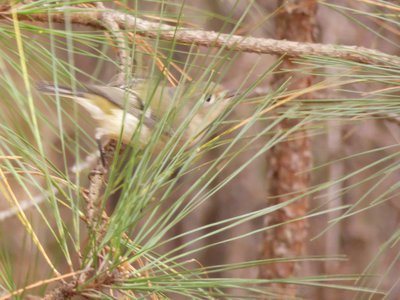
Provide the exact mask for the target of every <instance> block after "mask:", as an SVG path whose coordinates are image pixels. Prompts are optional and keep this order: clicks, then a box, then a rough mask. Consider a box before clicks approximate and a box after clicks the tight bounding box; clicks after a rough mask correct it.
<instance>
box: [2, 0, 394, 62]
mask: <svg viewBox="0 0 400 300" xmlns="http://www.w3.org/2000/svg"><path fill="white" fill-rule="evenodd" d="M11 9H12V7H11V6H10V5H7V4H6V5H0V21H1V20H8V19H9V17H10V14H11ZM15 9H17V13H18V18H19V19H20V20H24V21H39V22H45V23H47V22H48V20H49V13H48V12H47V11H46V12H45V13H29V14H27V13H24V14H23V13H21V12H18V8H17V7H15ZM63 9H64V11H60V12H58V11H57V12H54V11H53V12H51V13H50V16H51V19H52V21H53V22H56V23H65V11H67V10H69V19H70V21H71V22H72V23H74V24H79V25H86V26H90V27H93V28H98V29H106V30H108V29H110V24H111V23H113V24H117V25H118V26H119V27H120V28H121V29H122V30H129V31H134V32H135V33H136V34H138V35H141V36H146V37H150V38H161V39H163V40H168V41H171V40H175V41H177V42H179V43H183V44H195V45H199V46H207V47H218V48H225V49H226V50H232V51H242V52H251V53H259V54H273V55H286V56H287V57H302V56H311V55H316V56H326V57H330V58H337V59H344V60H348V61H353V62H358V63H364V64H372V65H375V64H378V65H389V66H397V65H399V63H400V58H399V57H398V56H394V55H389V54H386V53H383V52H380V51H377V50H373V49H368V48H364V47H358V46H342V45H332V44H319V43H307V42H293V41H287V40H275V39H266V38H255V37H250V36H240V35H232V34H224V33H219V32H214V31H205V30H194V29H190V28H176V27H174V26H170V25H166V24H159V23H155V22H150V21H146V20H143V19H141V18H137V17H135V16H132V15H129V14H126V13H122V12H119V11H116V10H112V9H102V10H99V9H92V8H80V9H79V10H78V8H76V7H63ZM71 9H73V10H71ZM105 12H106V16H107V17H106V18H104V14H105ZM105 19H106V22H105Z"/></svg>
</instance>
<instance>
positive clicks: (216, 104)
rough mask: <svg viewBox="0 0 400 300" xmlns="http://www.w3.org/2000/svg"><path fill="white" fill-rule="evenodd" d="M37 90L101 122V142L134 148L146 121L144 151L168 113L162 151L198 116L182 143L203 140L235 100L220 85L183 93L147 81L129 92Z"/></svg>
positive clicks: (98, 132) (98, 124)
mask: <svg viewBox="0 0 400 300" xmlns="http://www.w3.org/2000/svg"><path fill="white" fill-rule="evenodd" d="M37 87H38V90H39V91H41V92H43V93H46V94H50V95H55V94H59V95H60V96H61V97H66V98H70V99H73V100H75V101H76V102H77V103H78V104H80V105H81V106H82V107H83V108H85V109H86V110H87V111H88V112H89V113H90V115H91V117H92V118H93V119H94V120H95V121H96V139H97V140H100V139H104V138H106V139H111V138H114V139H117V138H118V137H120V135H121V137H122V142H123V143H125V144H128V143H130V142H131V139H132V136H133V135H134V133H135V131H136V128H137V126H138V124H139V123H140V122H142V125H141V127H140V136H139V141H140V146H141V147H144V146H145V145H146V144H147V143H148V142H149V141H150V138H151V135H152V133H153V130H154V129H155V128H156V126H157V124H158V123H159V122H160V120H161V119H163V118H165V117H166V115H167V114H169V118H168V120H167V121H166V122H165V124H166V125H164V127H163V134H162V136H161V140H160V146H162V144H164V143H165V142H166V141H167V140H168V138H170V137H171V136H172V135H173V134H174V132H175V131H176V130H177V129H178V127H179V126H180V125H181V124H183V123H184V122H185V120H188V117H189V115H191V114H192V113H194V116H193V117H192V118H191V119H190V121H189V123H188V125H187V127H186V128H185V131H184V135H183V141H182V142H184V141H187V140H188V139H189V140H195V139H196V138H197V139H198V137H199V134H200V133H201V132H203V130H204V129H205V128H206V127H207V126H208V125H209V124H210V123H211V122H213V121H214V120H215V119H216V118H217V117H218V116H219V115H220V114H221V113H222V112H223V110H224V109H225V108H226V107H227V106H228V104H229V101H227V100H228V99H230V98H231V97H230V96H228V95H227V92H226V91H225V90H224V89H222V87H221V86H220V85H215V84H213V83H211V84H209V85H198V86H196V87H195V86H187V87H185V88H183V89H181V90H178V89H176V88H173V87H162V86H151V85H149V84H148V83H147V82H146V81H144V80H140V81H135V84H134V85H132V86H130V87H129V88H125V87H117V86H100V85H86V86H85V87H84V88H82V89H78V90H77V91H72V90H71V89H70V88H66V87H55V86H54V85H52V84H48V83H40V84H38V86H37ZM124 111H125V113H124ZM189 118H190V117H189ZM122 129H123V130H122ZM121 130H122V134H121Z"/></svg>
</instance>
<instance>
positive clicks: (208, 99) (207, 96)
mask: <svg viewBox="0 0 400 300" xmlns="http://www.w3.org/2000/svg"><path fill="white" fill-rule="evenodd" d="M212 98H213V97H212V95H211V94H208V95H206V97H205V99H204V100H205V101H206V102H208V103H210V102H211V100H212Z"/></svg>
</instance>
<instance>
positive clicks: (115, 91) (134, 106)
mask: <svg viewBox="0 0 400 300" xmlns="http://www.w3.org/2000/svg"><path fill="white" fill-rule="evenodd" d="M86 88H87V89H88V91H89V92H92V93H95V94H97V95H99V96H101V97H104V98H106V99H108V100H110V101H111V102H112V103H114V104H115V105H117V106H118V107H120V108H121V109H124V108H125V107H126V111H127V112H128V113H130V114H132V115H134V116H135V117H137V118H138V119H140V118H142V117H143V113H144V109H145V106H144V102H143V100H142V99H141V98H140V97H139V95H138V94H137V93H136V92H134V91H132V90H130V91H129V92H127V91H125V90H124V89H121V88H119V87H112V86H99V85H90V84H88V85H86ZM126 97H128V99H126ZM125 99H126V100H125ZM125 102H126V103H125ZM143 123H144V125H146V126H147V127H149V128H154V127H155V125H156V123H157V117H156V116H155V115H154V114H153V113H151V111H149V112H146V113H144V117H143Z"/></svg>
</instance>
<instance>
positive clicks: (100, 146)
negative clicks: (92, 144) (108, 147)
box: [96, 139, 106, 168]
mask: <svg viewBox="0 0 400 300" xmlns="http://www.w3.org/2000/svg"><path fill="white" fill-rule="evenodd" d="M96 143H97V147H98V148H99V152H100V159H101V164H102V165H103V167H104V168H105V167H106V158H105V154H104V151H103V145H102V144H101V140H100V139H96Z"/></svg>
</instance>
